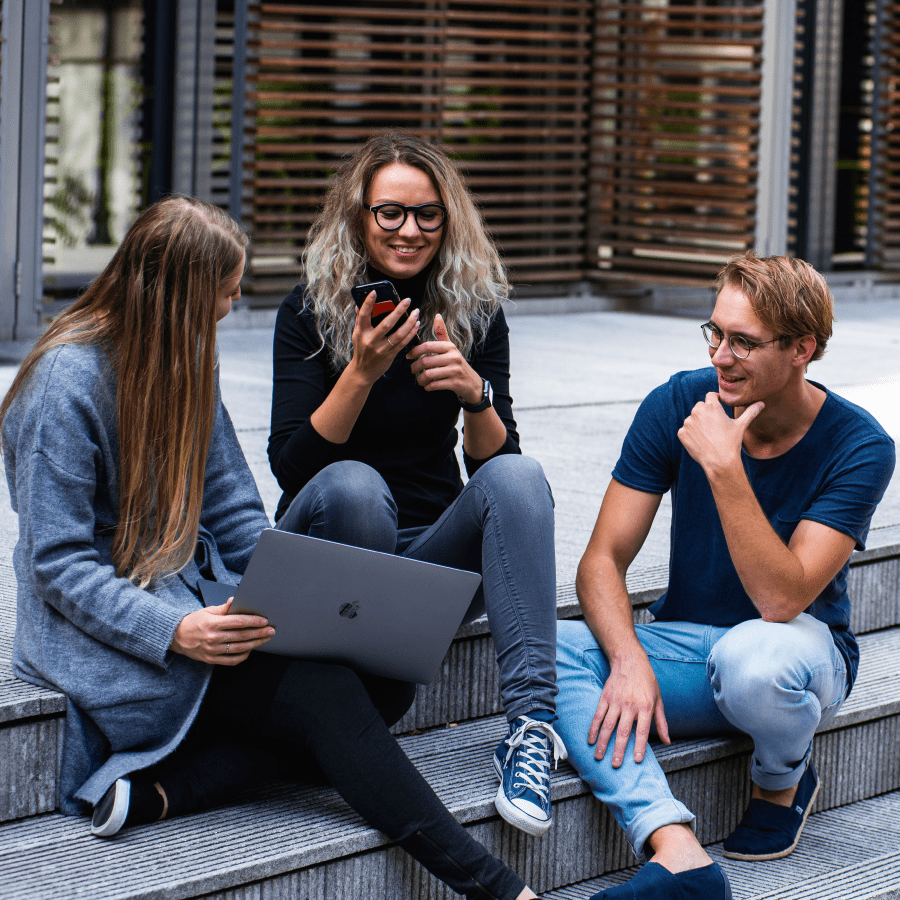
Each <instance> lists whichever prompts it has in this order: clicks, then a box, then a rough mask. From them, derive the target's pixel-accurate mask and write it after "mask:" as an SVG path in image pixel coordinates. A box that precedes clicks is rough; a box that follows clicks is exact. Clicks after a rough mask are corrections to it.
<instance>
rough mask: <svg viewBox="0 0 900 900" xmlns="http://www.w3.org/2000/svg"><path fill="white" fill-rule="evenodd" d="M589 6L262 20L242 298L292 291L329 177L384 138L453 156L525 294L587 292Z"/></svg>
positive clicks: (413, 4)
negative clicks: (381, 133)
mask: <svg viewBox="0 0 900 900" xmlns="http://www.w3.org/2000/svg"><path fill="white" fill-rule="evenodd" d="M593 6H594V3H593V0H557V2H550V3H546V2H544V3H542V2H537V0H498V2H490V3H485V2H469V3H464V2H457V0H440V2H422V0H395V2H390V3H388V2H384V3H371V2H370V3H368V4H366V5H365V6H362V5H360V6H357V7H355V8H340V7H337V6H335V5H315V4H303V3H287V2H284V3H274V2H261V3H258V4H255V5H254V6H253V7H252V8H251V15H252V16H253V17H254V19H255V22H256V24H255V28H254V32H253V36H252V38H251V46H250V51H251V53H250V57H251V58H250V61H249V63H248V66H249V74H248V95H247V96H248V119H249V121H250V123H251V124H250V126H249V127H250V139H251V142H252V153H251V154H250V156H249V158H248V160H247V162H246V176H247V183H246V191H245V197H246V203H245V222H246V224H247V225H248V227H249V229H250V231H251V235H252V238H253V255H252V262H251V270H250V277H249V279H248V286H249V287H250V288H251V291H250V292H248V293H250V294H251V295H253V296H255V297H256V298H257V300H256V302H270V301H271V299H272V298H273V297H276V296H278V295H283V294H284V292H285V291H286V290H288V289H290V287H291V286H292V285H293V284H294V282H295V281H296V278H297V272H298V263H299V257H300V254H301V253H302V251H303V247H304V242H305V238H306V233H307V230H308V228H309V225H310V223H311V222H312V221H313V219H314V217H315V215H316V211H317V208H318V205H319V203H320V201H321V198H322V196H323V194H324V192H325V190H326V188H327V185H328V179H329V176H330V175H331V174H332V173H333V171H334V168H335V166H336V165H337V163H338V162H339V160H340V159H341V157H342V156H344V155H345V154H347V153H349V152H351V151H352V150H354V149H355V148H356V147H358V146H359V145H360V144H361V143H362V142H363V141H364V140H365V139H366V138H367V137H368V136H369V135H370V134H371V133H372V132H373V131H374V130H376V129H379V128H385V127H404V128H409V129H412V130H415V131H416V132H418V133H420V134H422V135H425V136H428V137H431V138H433V139H435V140H438V141H440V142H442V143H444V144H445V145H446V146H447V147H448V149H450V150H451V152H453V153H454V154H456V156H457V157H458V159H459V163H460V167H461V169H462V171H463V174H464V176H465V177H466V178H467V181H468V183H469V184H470V186H471V188H472V189H473V191H474V192H475V194H476V196H477V198H478V200H479V202H480V205H481V207H482V209H483V212H484V215H485V218H486V220H487V222H488V225H489V227H490V229H491V231H492V233H493V234H494V236H495V238H496V240H497V241H498V244H499V245H500V248H501V252H502V254H503V257H504V260H505V262H506V264H507V265H508V266H509V268H510V270H511V275H512V278H513V279H514V281H515V282H516V283H519V284H522V283H529V282H537V281H569V280H574V279H580V278H583V277H584V272H585V261H586V260H589V259H590V260H592V254H591V253H590V252H589V250H588V246H587V243H586V237H587V234H586V212H587V174H588V171H587V166H588V159H587V149H588V122H589V113H590V52H591V42H590V35H591V28H592V17H593Z"/></svg>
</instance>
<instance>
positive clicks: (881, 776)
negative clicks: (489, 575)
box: [0, 628, 900, 900]
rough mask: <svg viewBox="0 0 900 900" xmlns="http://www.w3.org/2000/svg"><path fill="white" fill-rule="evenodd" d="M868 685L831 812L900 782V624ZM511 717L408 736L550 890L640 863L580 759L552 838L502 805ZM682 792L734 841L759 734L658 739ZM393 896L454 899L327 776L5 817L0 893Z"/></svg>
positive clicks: (835, 753)
mask: <svg viewBox="0 0 900 900" xmlns="http://www.w3.org/2000/svg"><path fill="white" fill-rule="evenodd" d="M862 659H863V663H862V666H861V672H860V680H859V690H858V692H857V691H854V693H853V695H851V698H850V700H849V701H848V703H847V704H846V706H845V708H844V709H843V710H842V711H841V713H840V715H839V716H838V717H837V718H836V719H835V721H834V722H833V723H832V725H831V726H830V727H829V728H828V729H827V731H825V732H824V733H822V734H821V735H819V737H818V738H817V740H816V750H815V753H816V765H817V768H818V770H819V773H820V777H821V780H822V789H821V791H820V794H819V798H818V799H817V802H816V809H817V810H822V809H828V808H832V807H836V806H843V805H846V804H848V803H854V802H856V801H859V800H862V799H865V798H868V797H872V796H875V795H878V794H882V793H885V792H887V791H892V790H896V789H897V788H900V754H897V752H896V747H897V745H898V742H900V628H898V629H892V630H889V631H886V632H880V633H876V634H872V635H868V636H866V637H865V638H864V639H863V654H862ZM504 731H505V727H504V722H503V720H502V718H500V717H490V718H487V719H481V720H476V721H471V722H467V723H463V724H460V725H458V726H456V727H447V728H440V729H434V730H432V731H429V732H426V733H423V734H417V735H407V736H404V737H402V738H401V742H402V744H403V746H404V749H405V750H406V752H407V753H408V754H409V756H410V758H411V759H412V760H413V761H414V762H415V764H416V765H417V766H418V767H419V769H420V770H421V771H422V772H423V774H424V775H425V777H426V778H427V779H428V780H429V782H430V783H431V784H432V785H433V786H434V787H435V789H436V790H437V792H438V793H439V794H440V796H441V798H442V799H443V800H444V802H445V803H446V804H447V806H448V807H449V808H450V809H451V810H452V811H453V813H454V815H456V816H457V818H458V819H459V820H460V821H461V822H463V824H465V825H466V827H467V828H469V829H470V831H471V832H472V833H473V834H474V835H475V836H476V837H477V838H478V839H479V840H481V841H482V842H483V843H485V844H486V845H487V846H488V847H490V848H491V850H492V851H493V852H494V853H496V854H497V855H498V856H500V857H501V858H503V859H505V860H507V861H508V862H509V863H510V865H512V866H513V867H514V868H516V870H517V871H519V872H520V873H521V874H522V876H523V877H524V878H526V880H527V881H528V882H529V883H530V884H531V885H532V887H534V888H535V890H538V891H541V892H546V891H549V890H553V889H555V888H558V887H560V886H562V885H566V884H573V883H576V882H582V881H584V880H585V879H589V878H593V877H596V876H598V875H601V874H603V873H605V872H612V871H616V870H618V869H622V868H624V867H626V866H628V865H632V864H633V863H634V858H633V856H632V854H631V851H630V849H628V847H627V846H626V845H625V842H624V839H623V836H622V833H621V831H620V830H619V828H618V826H617V825H616V824H615V823H614V822H613V820H612V818H611V816H610V815H609V813H608V812H607V811H606V810H605V809H603V808H602V807H601V805H600V804H599V803H598V802H597V801H596V800H595V799H594V798H593V797H592V796H590V795H589V794H587V793H586V791H585V788H584V785H583V783H582V782H581V780H580V779H579V778H578V777H577V776H576V775H575V773H574V770H572V769H571V768H570V767H569V766H568V765H566V764H562V765H561V766H560V768H559V771H558V772H556V773H555V774H554V777H553V796H554V807H555V823H554V826H553V828H551V830H550V832H549V833H548V834H547V835H546V836H545V837H544V838H541V839H534V838H529V837H527V836H525V835H523V834H521V833H520V832H518V831H516V830H515V829H512V828H510V827H509V826H507V825H506V824H505V823H503V822H501V821H500V820H499V819H498V817H497V816H496V814H495V812H494V809H493V797H494V794H495V791H496V781H495V778H494V775H493V772H492V768H491V765H490V756H491V752H492V751H493V749H494V747H495V746H496V744H497V742H498V741H499V740H500V739H501V737H502V735H503V733H504ZM656 749H657V753H658V756H659V759H660V762H661V764H662V766H663V769H664V770H665V771H666V772H667V773H668V777H669V780H670V783H671V784H672V787H673V790H674V792H675V794H676V795H677V796H679V797H680V798H682V799H683V800H684V801H685V802H686V803H687V804H688V806H689V807H690V808H691V809H693V811H694V812H695V813H697V815H698V818H699V823H700V824H699V829H698V834H699V836H700V838H701V839H702V840H703V841H704V842H705V843H711V842H715V841H719V840H722V839H723V838H724V837H725V835H727V834H728V833H729V832H730V831H731V829H732V828H733V827H734V825H735V823H736V822H737V820H738V818H739V817H740V814H741V812H742V810H743V808H744V806H745V804H746V802H747V796H748V787H749V775H748V772H749V749H750V746H749V741H748V740H747V739H744V738H722V739H714V740H692V741H679V742H676V743H674V744H673V745H671V746H670V747H661V746H659V747H657V748H656ZM363 895H366V896H368V895H375V896H377V895H381V896H386V897H391V898H396V900H405V898H410V900H411V898H426V897H427V898H443V897H446V898H448V900H449V897H450V895H449V893H448V892H447V891H446V890H445V889H444V888H443V886H442V885H439V884H438V883H437V882H436V881H435V880H434V879H433V878H432V877H431V876H430V875H428V874H427V873H425V872H424V871H423V870H421V869H420V868H419V867H418V866H417V865H415V864H414V863H412V862H411V861H410V860H409V859H408V857H406V856H405V854H403V853H402V852H400V851H399V850H397V849H396V848H394V847H393V846H391V845H390V844H389V843H388V842H387V841H386V840H385V838H384V837H383V836H382V835H381V834H380V833H379V832H377V831H374V830H373V829H371V828H368V827H367V826H366V825H365V824H364V823H363V822H361V821H360V820H359V819H358V818H357V817H356V816H355V815H354V814H353V813H352V812H351V811H350V810H349V809H348V808H347V807H346V806H345V805H344V804H343V803H342V801H340V799H339V798H338V797H337V795H336V794H335V792H334V791H333V790H331V789H330V788H328V787H326V786H323V785H301V786H298V785H290V786H285V785H273V786H272V788H271V790H270V791H268V792H263V793H262V794H260V795H256V796H254V797H253V798H252V799H247V800H245V801H244V802H241V803H237V804H235V805H232V806H230V807H228V808H223V809H219V810H213V811H211V812H207V813H203V814H201V815H197V816H190V817H185V818H183V819H177V820H172V821H167V822H161V823H157V824H154V825H151V826H147V827H144V828H135V829H129V830H126V831H125V832H123V833H122V834H121V835H119V836H118V837H116V838H115V839H113V840H111V841H101V840H98V839H96V838H92V837H91V836H90V834H89V833H88V825H87V821H86V820H83V819H73V818H66V817H63V816H60V815H58V814H55V813H50V814H47V815H43V816H35V817H30V818H27V819H23V820H20V821H15V822H9V823H7V824H5V825H2V826H0V898H5V897H17V898H18V897H28V898H34V900H41V898H48V900H49V898H63V897H65V898H69V897H90V898H96V900H101V898H123V897H129V898H137V897H145V898H151V897H152V898H162V897H165V898H171V900H175V898H182V897H208V898H213V897H215V898H216V900H226V898H227V900H256V898H259V900H263V898H265V900H273V898H281V897H285V898H287V897H316V898H321V900H325V898H328V900H330V898H337V897H346V896H363Z"/></svg>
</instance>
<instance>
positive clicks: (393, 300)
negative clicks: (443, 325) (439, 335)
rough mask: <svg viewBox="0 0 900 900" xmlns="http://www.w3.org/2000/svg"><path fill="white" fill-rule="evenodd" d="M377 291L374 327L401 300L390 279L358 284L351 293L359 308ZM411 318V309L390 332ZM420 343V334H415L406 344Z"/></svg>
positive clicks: (373, 313) (351, 289)
mask: <svg viewBox="0 0 900 900" xmlns="http://www.w3.org/2000/svg"><path fill="white" fill-rule="evenodd" d="M372 291H375V306H374V307H373V309H372V327H373V328H374V327H375V326H376V325H377V324H378V323H379V322H380V321H381V320H382V319H383V318H384V317H385V316H386V315H388V313H391V312H393V311H394V307H395V306H396V305H397V304H398V303H399V302H400V295H399V294H398V293H397V289H396V288H395V287H394V285H393V284H391V282H390V281H376V282H373V283H372V284H357V285H354V286H353V287H352V288H350V294H351V296H352V297H353V302H354V303H355V304H356V306H357V308H359V307H361V306H362V305H363V301H364V300H365V299H366V297H368V296H369V294H371V293H372ZM408 318H409V310H407V311H406V312H405V313H403V315H402V316H400V320H399V321H398V322H397V324H396V325H395V326H394V327H393V328H392V329H391V330H390V331H389V332H388V334H393V333H394V332H395V331H396V330H397V329H398V328H399V327H400V326H401V325H402V324H403V323H404V322H406V320H407V319H408ZM418 343H419V336H418V335H417V334H416V335H413V339H412V340H411V341H410V342H409V343H408V344H407V345H406V346H407V347H412V346H413V345H414V344H418Z"/></svg>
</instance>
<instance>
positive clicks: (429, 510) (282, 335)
mask: <svg viewBox="0 0 900 900" xmlns="http://www.w3.org/2000/svg"><path fill="white" fill-rule="evenodd" d="M427 277H428V271H427V270H426V271H424V272H422V273H420V274H419V275H418V276H416V277H414V278H410V279H407V280H400V279H396V278H389V277H388V276H385V275H382V274H381V273H380V272H377V271H375V270H373V269H370V270H369V273H368V278H367V280H368V281H369V282H374V281H385V280H387V281H392V282H393V283H394V286H395V287H396V288H397V293H398V294H399V295H400V297H402V298H405V297H409V298H410V299H411V301H412V303H411V307H410V308H411V309H412V308H416V307H418V306H419V305H420V303H421V301H422V295H423V293H424V290H425V283H426V281H427ZM305 289H306V286H305V285H302V284H301V285H297V287H295V288H294V290H293V291H292V292H291V293H290V294H289V295H288V296H287V297H286V298H285V300H284V302H283V303H282V304H281V308H280V309H279V310H278V318H277V320H276V324H275V345H274V353H273V366H274V378H273V386H272V432H271V434H270V435H269V464H270V466H271V467H272V472H273V474H274V475H275V478H276V479H277V480H278V484H279V486H280V487H281V489H282V490H283V491H284V494H283V495H282V497H281V500H280V502H279V504H278V510H277V512H276V514H275V518H276V519H278V518H280V517H281V516H282V514H283V513H284V511H285V510H286V509H287V507H288V505H289V504H290V502H291V500H293V498H294V497H295V496H296V494H297V493H298V492H299V491H300V489H301V488H302V487H303V486H304V485H305V484H306V483H307V482H308V481H309V480H310V479H311V478H312V477H313V476H314V475H315V474H316V473H317V472H319V471H320V470H321V469H324V468H325V467H326V466H328V465H331V463H334V462H338V461H340V460H345V459H354V460H358V461H360V462H364V463H366V464H368V465H370V466H372V468H373V469H375V470H376V471H377V472H379V474H380V475H381V476H382V478H384V480H385V481H386V482H387V485H388V487H389V488H390V489H391V493H392V494H393V496H394V500H395V501H396V503H397V509H398V514H399V515H398V518H399V526H400V527H401V528H408V527H412V526H417V525H431V524H432V523H433V522H434V521H436V520H437V518H438V517H439V516H440V515H441V513H442V512H443V511H444V510H445V509H446V508H447V507H448V506H449V505H450V504H451V503H452V502H453V500H454V499H455V498H456V497H457V496H458V495H459V492H460V491H461V490H462V478H461V476H460V471H459V464H458V463H457V459H456V454H455V452H454V448H455V447H456V442H457V440H458V434H457V430H456V424H457V421H458V419H459V414H460V406H459V400H458V399H457V398H456V395H455V394H453V393H452V392H450V391H433V392H428V391H425V390H424V389H422V388H421V387H419V385H417V384H416V381H415V378H414V377H413V374H412V372H411V371H410V366H411V365H412V363H411V362H410V361H409V360H408V359H407V358H406V353H405V352H401V353H400V354H399V355H398V356H397V357H396V359H395V360H394V362H393V363H392V364H391V368H390V369H389V370H388V371H387V373H386V374H385V375H384V376H382V377H381V378H379V379H378V381H376V382H375V384H374V385H372V389H371V391H369V396H368V399H367V400H366V403H365V405H364V406H363V409H362V412H361V413H360V414H359V418H358V419H357V420H356V424H355V425H354V426H353V431H352V432H351V433H350V437H349V439H348V440H347V442H346V443H344V444H333V443H332V442H331V441H328V440H326V439H325V438H323V437H322V436H321V435H320V434H319V433H318V432H317V431H316V430H315V428H313V426H312V425H311V424H310V421H309V418H310V416H311V415H312V414H313V413H314V412H315V411H316V410H317V409H318V408H319V407H320V406H321V405H322V402H323V401H324V400H325V398H326V397H327V396H328V393H329V391H331V389H332V388H333V387H334V385H335V383H336V382H337V379H338V376H339V374H340V373H339V372H338V371H336V370H335V369H334V367H333V366H332V364H331V361H330V356H329V353H328V350H327V348H326V349H324V350H322V351H321V352H319V353H316V350H317V349H318V347H319V345H320V340H319V335H318V332H317V330H316V325H315V318H314V316H313V313H312V310H311V309H310V308H309V307H305V306H304V303H303V297H304V294H305ZM428 326H430V323H423V326H422V332H423V336H422V339H423V340H427V338H426V337H425V334H424V332H426V331H427V330H430V328H429V327H428ZM313 353H315V355H314V356H312V357H311V358H308V357H310V354H313ZM468 362H469V365H471V366H472V368H473V369H474V370H475V371H476V372H477V373H478V374H479V375H481V376H482V378H486V379H487V380H488V381H489V382H490V383H491V387H492V388H493V391H494V408H495V409H496V410H497V414H498V415H499V416H500V418H501V420H502V421H503V424H504V425H505V426H506V431H507V437H506V442H505V443H504V444H503V446H502V447H501V448H500V449H499V450H498V451H497V453H495V454H494V455H495V456H500V455H501V454H504V453H519V452H521V451H520V450H519V435H518V433H517V432H516V423H515V420H514V419H513V414H512V397H511V396H510V394H509V328H508V326H507V324H506V319H505V317H504V315H503V311H502V310H499V309H498V311H497V314H496V315H495V316H494V318H493V320H492V321H491V324H490V327H489V328H488V332H487V335H486V336H485V339H484V341H477V340H476V343H475V346H474V347H473V349H472V350H471V352H470V354H469V359H468ZM464 459H465V464H466V470H467V472H468V474H469V475H470V476H471V475H472V474H473V473H474V472H475V471H476V470H477V469H478V468H479V466H481V465H482V464H483V463H484V462H486V460H483V459H472V458H471V457H470V456H469V455H468V454H466V453H464Z"/></svg>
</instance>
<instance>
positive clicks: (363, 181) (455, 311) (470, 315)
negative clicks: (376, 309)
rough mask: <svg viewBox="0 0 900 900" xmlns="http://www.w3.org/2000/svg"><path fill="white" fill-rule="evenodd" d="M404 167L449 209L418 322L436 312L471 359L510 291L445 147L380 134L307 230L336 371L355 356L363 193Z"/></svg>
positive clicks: (316, 302) (311, 292) (311, 271)
mask: <svg viewBox="0 0 900 900" xmlns="http://www.w3.org/2000/svg"><path fill="white" fill-rule="evenodd" d="M391 163H403V164H405V165H407V166H412V167H413V168H415V169H419V170H420V171H422V172H424V173H425V174H426V175H427V176H428V177H429V178H430V179H431V183H432V184H433V185H434V187H435V190H436V191H437V192H438V194H439V196H440V198H441V203H442V204H443V205H444V206H445V207H446V209H447V221H446V222H445V223H444V227H443V235H442V240H441V245H440V248H439V249H438V252H437V256H436V259H435V264H434V266H433V267H432V271H431V273H430V275H429V278H428V283H427V285H426V287H425V296H424V298H423V301H422V307H421V309H422V313H421V315H422V321H423V323H425V322H433V321H434V316H435V314H436V313H440V314H441V315H442V316H443V318H444V322H445V324H446V326H447V333H448V335H449V337H450V340H451V341H452V342H453V343H454V344H455V345H456V346H457V347H458V348H459V350H460V351H461V352H462V353H463V355H466V356H467V355H468V353H469V351H470V350H471V349H472V346H473V345H474V344H475V342H476V341H477V340H479V339H480V338H483V336H484V335H485V334H486V333H487V328H488V325H489V324H490V321H491V319H492V318H493V316H494V314H495V313H496V311H497V309H498V307H499V305H500V303H501V302H502V301H503V300H505V299H506V298H507V296H508V294H509V284H508V282H507V279H506V271H505V269H504V266H503V263H502V262H501V261H500V257H499V255H498V254H497V250H496V248H495V247H494V244H493V242H492V241H491V239H490V238H489V237H488V235H487V232H486V231H485V227H484V222H483V221H482V218H481V215H480V214H479V212H478V210H477V209H476V208H475V204H474V203H473V201H472V197H471V195H470V194H469V191H468V189H467V188H466V186H465V184H464V183H463V180H462V178H461V177H460V175H459V172H457V170H456V167H455V166H454V165H453V163H452V162H451V161H450V158H449V157H448V156H447V154H446V152H445V151H444V150H443V148H441V147H439V146H437V145H436V144H431V143H429V142H428V141H426V140H424V139H422V138H420V137H418V136H417V135H414V134H411V133H409V132H405V131H383V132H378V133H377V134H374V135H373V136H372V137H371V138H369V140H368V141H367V142H366V143H365V144H364V145H363V146H362V147H361V148H360V149H359V150H358V151H357V152H356V153H355V154H354V155H353V156H352V157H350V158H349V159H348V160H347V161H346V162H344V164H343V165H342V166H341V167H340V168H339V169H338V171H337V173H336V174H335V176H334V179H333V181H332V185H331V188H330V190H329V192H328V194H327V196H326V198H325V201H324V204H323V207H322V211H321V213H320V215H319V216H318V218H317V219H316V221H315V223H314V224H313V226H312V228H311V229H310V232H309V238H308V241H307V247H306V251H305V252H304V254H303V268H304V273H305V278H306V282H307V285H308V291H307V296H306V301H305V302H306V303H307V304H309V305H310V306H311V308H312V310H313V314H314V316H315V320H316V326H317V328H318V331H319V337H320V338H321V341H322V345H321V347H320V350H321V349H322V348H325V347H327V348H328V351H329V353H330V356H331V361H332V363H333V365H334V366H335V368H336V369H338V370H340V369H342V368H344V366H346V365H347V363H349V362H350V358H351V357H352V355H353V345H352V341H351V335H352V332H353V325H354V321H355V316H356V306H355V304H354V302H353V300H352V298H351V296H350V288H351V287H352V286H353V285H355V284H360V283H361V282H364V281H365V280H366V267H367V265H368V263H369V256H368V253H367V251H366V246H365V241H364V239H363V234H364V231H363V217H364V216H368V215H371V213H370V212H369V211H368V210H367V209H366V208H365V203H366V195H367V193H368V190H369V186H370V185H371V183H372V179H373V178H374V177H375V174H376V173H377V172H378V170H379V169H381V168H383V167H384V166H387V165H390V164H391Z"/></svg>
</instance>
